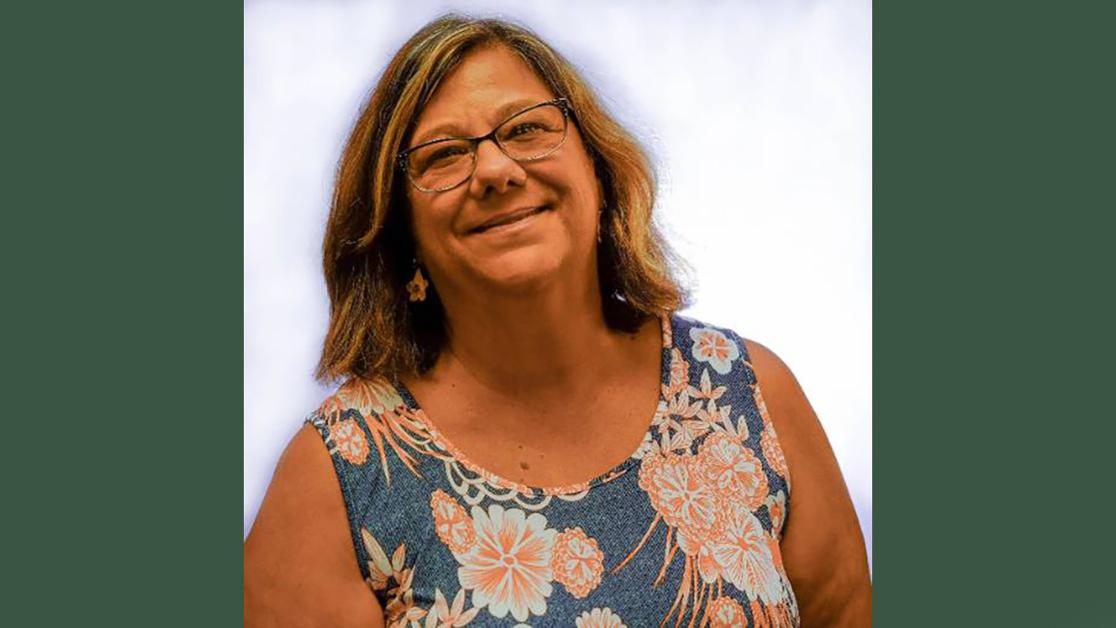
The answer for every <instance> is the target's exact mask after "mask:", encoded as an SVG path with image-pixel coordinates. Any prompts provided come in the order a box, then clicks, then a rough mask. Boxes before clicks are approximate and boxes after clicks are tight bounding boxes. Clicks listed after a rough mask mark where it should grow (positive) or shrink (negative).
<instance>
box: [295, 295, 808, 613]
mask: <svg viewBox="0 0 1116 628" xmlns="http://www.w3.org/2000/svg"><path fill="white" fill-rule="evenodd" d="M661 389H662V390H661V394H660V401H659V406H658V409H657V411H656V413H655V416H654V417H652V418H651V419H650V425H649V427H648V431H647V434H646V436H645V438H644V441H643V444H642V445H640V447H639V449H638V450H637V451H635V452H633V454H632V455H631V456H630V457H629V458H628V459H626V460H625V461H624V462H622V463H620V464H619V465H617V466H616V467H614V468H613V469H611V470H610V471H608V472H607V473H605V474H603V475H601V476H599V477H597V478H594V479H592V480H590V481H589V482H587V483H585V484H581V485H576V486H570V487H551V488H547V489H542V488H534V487H526V486H522V485H518V484H515V483H513V482H510V481H508V480H505V479H502V478H499V477H497V476H495V475H494V474H492V473H489V472H487V471H485V470H484V469H481V468H479V467H477V466H476V465H474V464H472V463H471V462H469V461H468V460H467V459H466V458H465V457H464V455H462V454H460V453H459V452H457V450H456V449H455V448H454V447H453V445H452V444H451V443H449V442H448V441H447V440H446V439H445V438H443V437H442V436H441V435H440V434H439V433H438V431H437V429H436V426H435V425H433V424H432V423H431V421H430V420H429V419H428V418H427V417H426V416H425V414H424V413H423V411H422V409H421V408H420V407H419V406H418V403H417V402H416V401H415V399H414V398H413V397H412V396H411V394H410V393H409V392H408V391H407V390H406V388H405V387H404V386H403V385H402V384H401V383H399V382H389V381H386V380H383V379H379V380H375V379H374V380H353V381H349V382H347V383H346V384H345V385H344V386H342V387H341V388H340V389H339V390H338V391H337V392H336V393H335V394H334V395H332V396H331V397H329V398H328V399H327V400H326V401H325V402H324V403H323V404H322V406H321V407H320V408H319V409H318V410H317V411H316V412H315V413H314V414H312V415H311V416H310V417H309V419H307V420H308V421H309V422H311V423H312V424H313V425H314V426H315V427H316V428H317V429H318V431H319V433H320V434H321V436H322V438H323V440H324V441H325V443H326V446H327V447H328V448H329V451H330V454H331V457H332V460H333V464H334V468H335V470H336V472H337V477H338V479H339V480H340V484H341V489H342V492H343V496H344V501H345V506H346V508H347V511H348V516H349V523H350V528H351V532H352V539H353V547H354V549H355V552H356V558H357V562H358V564H359V566H360V569H361V572H362V574H363V575H364V577H365V579H366V580H367V582H368V583H369V586H370V587H371V588H372V590H373V591H374V593H375V595H376V596H377V598H378V599H379V601H380V603H381V604H382V605H383V607H384V609H385V614H386V618H387V620H388V624H389V625H417V626H442V625H465V624H466V623H468V624H470V625H477V626H516V625H535V626H575V625H576V626H579V627H582V628H585V627H589V626H625V625H626V626H645V625H658V624H660V623H661V622H671V623H678V622H681V623H684V624H687V625H713V626H718V625H723V626H754V625H761V626H762V625H775V626H779V625H798V608H797V604H796V602H795V599H794V593H793V590H792V589H791V586H790V582H789V581H788V580H787V577H786V574H785V571H784V569H783V567H782V558H781V554H780V551H779V539H780V535H781V530H782V527H783V525H784V522H785V520H786V517H787V514H788V513H787V510H788V509H787V505H788V504H789V495H790V484H789V477H788V472H787V468H786V463H785V461H784V459H783V455H782V450H781V448H780V447H779V444H778V440H777V438H776V436H775V432H774V426H773V425H772V423H771V421H770V418H769V417H768V415H767V411H766V407H765V405H764V403H763V398H762V393H761V392H760V391H759V388H758V386H757V383H756V378H755V374H754V373H753V371H752V368H751V364H750V362H749V358H748V354H747V350H746V347H745V345H744V342H743V340H742V339H741V338H740V337H739V336H737V335H736V334H735V333H733V332H732V331H730V330H727V329H721V328H716V327H711V326H708V325H705V324H703V323H700V322H698V321H694V320H691V319H688V318H684V317H681V316H678V315H674V316H672V317H671V318H670V319H668V320H664V321H663V350H662V386H661Z"/></svg>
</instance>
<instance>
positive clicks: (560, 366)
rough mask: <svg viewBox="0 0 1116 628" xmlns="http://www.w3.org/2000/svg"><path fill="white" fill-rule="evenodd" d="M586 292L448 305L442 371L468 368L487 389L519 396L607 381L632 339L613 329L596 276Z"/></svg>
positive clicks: (555, 291)
mask: <svg viewBox="0 0 1116 628" xmlns="http://www.w3.org/2000/svg"><path fill="white" fill-rule="evenodd" d="M582 285H583V287H582V288H573V287H570V286H557V287H552V288H551V289H549V290H546V291H543V292H541V293H533V294H520V295H506V294H504V295H492V294H484V295H476V296H475V297H472V298H451V299H443V305H444V307H445V312H446V318H447V323H448V329H449V338H448V344H447V347H446V350H445V351H443V354H442V356H441V357H440V358H439V360H438V365H436V366H435V369H438V370H442V371H443V372H446V371H447V370H457V369H460V371H459V372H460V373H462V374H463V375H465V376H466V377H468V378H469V379H472V380H473V381H475V382H476V383H477V384H479V385H481V386H482V387H483V388H484V389H486V390H488V391H493V392H496V391H498V392H499V393H500V394H504V395H509V396H514V397H520V396H522V395H526V394H528V391H530V392H529V394H530V395H532V396H539V395H545V394H546V393H547V392H553V393H555V394H556V395H561V394H563V393H564V392H569V391H570V390H579V389H582V388H584V387H586V386H589V385H591V384H592V383H593V382H600V381H604V378H606V377H607V375H608V374H609V371H610V370H611V369H612V368H613V367H614V365H615V363H614V361H613V360H615V359H616V357H617V356H618V352H617V350H618V349H621V348H623V346H624V344H623V341H624V335H623V334H619V333H616V332H613V331H612V330H611V329H609V327H608V325H607V324H606V323H605V320H604V315H603V312H602V309H601V297H600V290H599V288H598V285H597V282H596V281H595V277H594V281H591V282H584V283H583V284H582ZM455 296H457V295H455ZM610 358H611V359H610Z"/></svg>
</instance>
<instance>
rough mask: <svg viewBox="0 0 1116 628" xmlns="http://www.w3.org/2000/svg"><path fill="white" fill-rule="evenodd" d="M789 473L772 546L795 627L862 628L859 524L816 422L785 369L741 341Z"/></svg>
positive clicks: (866, 608) (863, 566) (868, 613)
mask: <svg viewBox="0 0 1116 628" xmlns="http://www.w3.org/2000/svg"><path fill="white" fill-rule="evenodd" d="M745 342H746V345H747V348H748V353H749V355H750V356H751V358H752V364H753V367H754V370H755V373H756V379H757V380H758V381H759V385H760V390H761V391H762V393H763V396H764V400H765V401H766V403H767V409H768V413H769V414H770V415H771V421H772V422H773V423H774V424H775V431H776V433H777V435H778V438H779V444H780V445H781V446H782V448H783V455H784V457H785V458H786V460H787V466H788V468H789V469H790V476H791V479H790V482H791V493H790V505H789V507H788V513H789V514H788V515H787V522H786V527H785V528H784V530H783V538H782V541H781V543H780V547H781V549H782V552H783V565H784V567H785V568H786V570H787V577H789V578H790V581H791V585H792V586H793V587H794V591H795V596H796V597H797V598H798V604H799V611H800V613H801V615H802V625H803V626H869V625H871V623H872V583H871V580H870V579H869V576H868V560H867V554H866V552H865V550H864V539H863V538H862V537H861V532H860V524H859V522H858V521H857V519H856V512H855V511H854V510H853V505H852V500H851V499H849V492H848V489H847V488H846V487H845V482H844V480H843V479H842V477H841V469H840V468H839V467H838V466H837V459H836V458H835V457H834V456H833V450H832V449H830V447H829V441H828V440H827V439H826V437H825V432H824V431H823V430H822V426H821V424H820V423H819V422H818V417H817V415H815V414H814V410H813V408H811V407H810V402H809V401H807V400H806V396H805V394H803V392H802V389H801V388H800V387H799V385H798V381H797V380H796V379H795V378H794V375H793V374H792V373H791V372H790V369H788V368H787V365H786V364H783V361H782V360H780V359H779V357H778V356H776V355H775V354H774V353H772V352H771V351H770V350H769V349H768V348H767V347H764V346H763V345H761V344H759V343H755V342H752V341H745Z"/></svg>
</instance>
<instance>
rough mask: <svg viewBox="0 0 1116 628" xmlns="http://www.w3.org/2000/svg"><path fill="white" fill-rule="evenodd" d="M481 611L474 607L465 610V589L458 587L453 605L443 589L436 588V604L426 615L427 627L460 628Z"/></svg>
mask: <svg viewBox="0 0 1116 628" xmlns="http://www.w3.org/2000/svg"><path fill="white" fill-rule="evenodd" d="M479 612H480V609H479V608H476V607H473V608H470V609H469V610H465V589H458V590H457V595H456V596H455V597H454V598H453V604H452V605H451V604H450V603H449V602H447V601H446V596H444V595H442V590H441V589H434V606H432V607H431V608H430V612H429V613H428V614H427V615H426V624H425V626H426V628H459V627H460V626H464V625H466V624H468V623H469V622H471V621H473V618H474V617H476V616H477V613H479Z"/></svg>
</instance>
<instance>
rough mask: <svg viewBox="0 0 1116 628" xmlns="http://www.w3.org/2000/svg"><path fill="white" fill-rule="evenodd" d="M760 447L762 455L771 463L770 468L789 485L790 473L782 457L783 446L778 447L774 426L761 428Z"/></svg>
mask: <svg viewBox="0 0 1116 628" xmlns="http://www.w3.org/2000/svg"><path fill="white" fill-rule="evenodd" d="M760 448H761V449H763V457H764V458H767V464H769V465H771V469H772V470H773V471H775V473H778V474H779V475H780V476H782V477H783V478H784V479H786V480H787V485H788V486H789V485H790V473H789V470H788V469H787V460H786V458H784V457H783V448H782V447H779V440H778V439H777V438H776V437H775V428H774V426H772V425H768V426H767V427H765V428H764V429H763V433H762V434H760Z"/></svg>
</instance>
